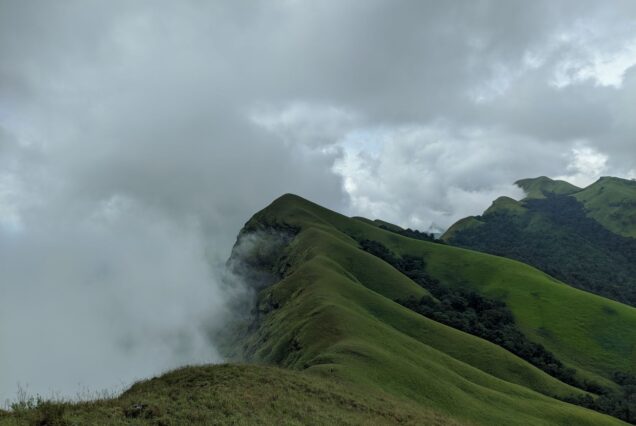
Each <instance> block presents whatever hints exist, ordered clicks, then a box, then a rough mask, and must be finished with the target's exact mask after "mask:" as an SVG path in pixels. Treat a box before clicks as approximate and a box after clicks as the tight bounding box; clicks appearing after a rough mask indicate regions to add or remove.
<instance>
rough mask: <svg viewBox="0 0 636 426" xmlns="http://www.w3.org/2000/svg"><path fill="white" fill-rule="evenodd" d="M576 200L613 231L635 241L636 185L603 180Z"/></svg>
mask: <svg viewBox="0 0 636 426" xmlns="http://www.w3.org/2000/svg"><path fill="white" fill-rule="evenodd" d="M574 197H575V198H576V199H577V200H579V201H580V202H582V203H583V204H584V205H585V209H586V210H587V212H588V215H589V216H590V217H592V218H593V219H596V220H597V221H598V222H599V223H600V224H601V225H603V226H605V227H606V228H607V229H609V230H610V231H612V232H615V233H617V234H620V235H624V236H626V237H633V238H636V182H634V181H631V180H625V179H619V178H612V177H604V178H601V179H599V180H598V181H597V182H595V183H593V184H592V185H590V186H588V187H587V188H585V189H583V190H582V191H580V192H578V193H576V194H575V195H574Z"/></svg>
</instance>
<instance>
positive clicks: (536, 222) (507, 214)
mask: <svg viewBox="0 0 636 426" xmlns="http://www.w3.org/2000/svg"><path fill="white" fill-rule="evenodd" d="M517 204H518V205H520V206H522V207H521V208H522V209H523V213H518V211H515V212H511V211H510V210H503V209H492V208H491V209H489V211H487V212H486V213H485V214H484V215H483V216H480V217H478V218H477V220H479V221H480V223H481V225H480V226H477V227H475V226H468V227H467V226H463V227H462V228H461V229H456V230H455V231H454V232H453V234H452V236H451V237H450V238H448V237H447V241H448V242H450V243H452V244H454V245H458V246H461V247H467V248H471V249H474V250H479V251H483V252H486V253H491V254H495V255H499V256H506V257H509V258H512V259H516V260H520V261H522V262H524V263H528V264H530V265H533V266H535V267H537V268H539V269H541V270H542V271H544V272H546V273H548V274H550V275H552V276H554V277H556V278H558V279H560V280H562V281H564V282H567V283H568V284H571V285H573V286H574V287H577V288H581V289H583V290H587V291H591V292H594V293H596V294H600V295H602V296H605V297H609V298H611V299H614V300H617V301H619V302H623V303H628V304H630V305H636V239H634V238H629V237H624V236H621V235H618V234H615V233H613V232H611V231H609V230H607V229H606V228H605V227H603V226H602V225H600V224H599V223H598V222H596V221H595V220H594V219H592V218H590V217H588V216H587V215H586V212H585V210H584V208H583V205H582V204H581V203H579V202H578V201H577V200H576V199H575V198H574V197H570V196H565V195H551V194H548V195H547V197H545V198H542V199H527V200H524V201H522V202H519V203H517Z"/></svg>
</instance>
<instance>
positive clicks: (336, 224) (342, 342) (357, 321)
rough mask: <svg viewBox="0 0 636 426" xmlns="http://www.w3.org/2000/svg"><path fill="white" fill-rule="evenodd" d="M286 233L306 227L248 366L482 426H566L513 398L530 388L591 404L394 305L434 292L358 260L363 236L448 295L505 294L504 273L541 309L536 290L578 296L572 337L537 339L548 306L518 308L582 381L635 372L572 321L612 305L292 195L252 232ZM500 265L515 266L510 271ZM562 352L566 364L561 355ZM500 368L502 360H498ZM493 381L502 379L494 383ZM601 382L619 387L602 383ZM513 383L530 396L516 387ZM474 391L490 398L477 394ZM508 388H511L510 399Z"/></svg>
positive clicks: (514, 360) (248, 349) (556, 311)
mask: <svg viewBox="0 0 636 426" xmlns="http://www.w3.org/2000/svg"><path fill="white" fill-rule="evenodd" d="M280 223H285V224H287V225H291V226H295V227H298V228H299V229H301V231H300V233H299V234H298V235H297V236H296V238H295V239H294V241H293V242H292V243H291V245H290V246H289V248H288V249H287V250H285V251H284V252H282V253H281V254H280V257H279V262H278V264H277V265H272V266H271V268H272V270H277V271H279V270H280V269H281V268H280V264H285V265H289V266H288V267H286V268H284V271H283V273H282V274H281V280H280V281H279V282H277V283H276V284H274V285H273V286H271V287H269V288H267V289H265V290H263V292H261V295H260V297H259V312H260V313H261V314H260V315H259V322H258V324H257V325H256V326H255V327H254V331H253V332H252V333H250V334H249V335H248V336H247V338H242V339H241V341H242V342H245V343H244V345H243V352H244V353H245V354H246V355H247V356H248V358H249V359H251V360H258V361H265V362H270V363H276V364H278V365H282V366H285V367H288V368H294V369H304V370H306V371H307V372H308V373H317V374H321V373H323V372H325V371H329V372H330V374H334V375H337V376H338V377H342V378H345V379H348V380H350V381H352V382H355V383H359V384H365V385H366V386H368V387H369V388H373V387H378V386H379V387H381V388H382V389H383V390H385V391H387V392H389V393H391V394H393V395H397V396H400V397H402V398H407V399H411V400H415V401H417V402H418V403H420V404H423V405H425V406H429V407H431V408H434V409H437V410H441V411H444V412H447V413H451V414H452V415H454V416H457V417H459V418H462V419H466V420H469V421H472V422H476V423H490V424H492V423H502V422H503V423H510V424H517V423H523V424H533V423H538V424H546V422H547V423H549V422H550V421H552V422H554V423H557V424H558V423H563V422H565V421H564V420H558V419H559V415H558V414H557V412H558V411H560V408H558V409H557V407H558V406H552V408H548V407H549V406H550V405H551V404H554V402H550V403H548V405H546V406H545V407H544V408H542V409H539V410H538V411H537V410H530V409H529V406H528V405H527V402H528V398H530V400H532V399H533V398H532V397H531V396H530V395H529V394H528V395H527V396H524V397H520V398H518V397H519V396H520V395H518V394H517V393H516V391H517V390H521V389H525V390H527V389H532V390H534V391H537V392H540V393H542V394H544V395H550V396H555V395H561V397H567V396H571V395H574V394H578V395H582V393H581V392H580V391H579V390H577V389H575V388H572V387H570V386H568V385H565V384H564V383H562V382H559V381H557V380H555V379H554V378H552V377H550V376H549V375H547V374H545V373H544V372H542V371H540V370H538V369H537V368H535V367H534V366H532V365H530V364H529V363H527V362H525V361H523V360H521V359H520V358H519V357H516V356H514V355H513V354H511V353H510V352H508V351H505V350H503V349H502V348H500V347H498V346H496V345H493V344H491V343H489V342H486V341H484V340H483V339H479V338H476V337H474V336H470V335H468V334H466V333H462V332H460V331H458V330H454V329H452V328H450V327H446V326H444V325H442V324H439V323H437V322H434V321H431V320H429V319H427V318H425V317H422V316H421V315H418V314H416V313H414V312H411V311H410V310H407V309H404V308H403V307H401V306H399V305H398V304H396V303H395V302H393V300H395V299H399V298H408V297H409V296H413V297H423V296H425V295H427V293H428V292H426V291H424V290H423V289H422V288H421V287H420V286H418V285H417V284H415V283H414V282H413V281H412V280H410V279H408V277H406V276H404V275H403V274H400V273H397V275H395V273H396V272H397V271H396V270H395V269H394V268H391V267H389V265H387V264H386V263H385V262H382V261H380V260H379V259H377V258H374V257H373V256H370V255H369V254H367V253H364V252H363V251H362V250H360V249H359V248H358V246H357V242H356V241H355V239H365V238H366V239H372V240H375V241H380V242H382V243H383V244H385V245H386V246H387V247H389V248H390V249H391V250H392V251H394V252H396V253H398V254H400V253H403V254H413V255H414V256H419V257H422V258H426V260H427V264H428V265H429V269H430V272H431V274H432V275H434V276H437V275H442V272H443V274H444V275H448V276H447V277H445V279H444V282H446V281H447V282H448V283H449V284H450V285H451V286H466V285H468V286H473V287H474V289H475V291H478V292H480V293H482V292H484V291H485V292H488V289H487V288H485V286H486V285H488V284H492V285H495V286H499V285H500V283H499V279H498V278H499V276H498V275H499V274H500V273H501V272H503V275H504V276H505V277H506V278H509V281H510V282H511V284H512V283H515V284H516V287H517V288H518V289H519V290H522V289H523V290H522V292H523V293H525V301H534V299H535V297H534V296H533V295H531V293H532V291H533V290H534V289H538V290H539V291H541V290H546V291H554V292H555V293H557V295H560V296H564V297H571V298H572V299H573V301H574V302H577V301H581V302H582V301H583V300H582V299H585V302H584V303H583V305H584V306H577V304H576V303H575V304H574V305H573V306H572V308H571V309H570V310H568V309H565V311H566V314H570V318H569V322H570V323H569V324H567V325H566V324H563V328H562V327H561V325H559V324H555V325H546V326H547V327H545V331H543V330H542V331H541V335H539V333H537V331H538V330H537V329H532V330H529V329H528V327H527V324H528V321H531V320H534V319H535V318H533V317H532V316H531V315H529V314H534V313H535V312H534V310H535V309H539V310H544V309H545V308H546V305H545V304H543V303H539V304H533V305H534V306H531V307H530V309H529V311H526V310H525V309H527V307H526V306H521V305H520V304H518V303H512V304H509V306H510V309H511V311H512V312H513V315H515V319H516V320H517V322H518V324H519V327H520V329H521V330H522V331H523V332H524V334H526V335H528V336H529V338H531V339H532V340H533V341H538V343H541V344H543V345H544V346H545V347H546V348H547V349H549V350H551V352H553V353H555V355H556V356H558V357H559V359H563V361H564V363H566V365H568V364H569V365H568V366H573V367H574V366H575V365H572V364H573V362H572V361H573V358H574V357H573V355H574V354H576V355H577V357H578V358H576V361H577V363H578V364H579V365H576V366H575V367H582V368H581V369H580V371H581V372H580V374H581V377H583V378H584V379H588V378H591V377H593V378H595V379H599V380H601V381H603V378H602V377H601V376H600V375H599V374H598V373H597V372H596V371H594V369H589V370H588V369H586V367H587V368H589V366H593V367H598V370H599V371H603V370H607V371H608V376H606V377H609V375H610V374H611V371H613V370H615V368H614V367H615V366H614V365H612V362H613V363H614V364H616V365H621V366H624V365H625V364H626V363H629V361H628V359H629V357H627V358H624V357H623V354H612V350H609V349H606V348H595V347H594V342H595V340H594V339H595V337H596V336H592V335H590V334H589V333H588V330H586V329H585V328H584V327H580V325H579V324H577V322H576V320H575V317H576V316H582V317H583V318H584V321H583V323H585V322H586V320H585V315H583V311H584V310H586V309H588V308H590V307H591V308H596V307H598V310H599V311H600V315H603V314H602V312H604V311H603V310H602V309H601V305H602V304H605V302H608V301H605V300H604V299H602V298H598V297H595V296H593V295H589V294H586V293H582V292H578V291H577V290H574V289H572V288H570V287H567V286H565V285H563V284H560V283H558V282H555V281H554V280H552V279H550V278H549V277H547V276H545V275H544V274H542V273H540V272H538V271H536V270H534V269H532V268H530V267H527V266H525V265H522V264H519V263H517V262H511V261H508V260H506V259H500V258H495V257H491V256H487V255H483V254H479V253H475V252H468V251H464V250H461V249H457V248H454V247H448V246H444V245H441V244H432V243H428V242H425V241H418V240H414V239H411V238H405V237H402V236H400V235H397V234H395V233H393V232H388V231H385V230H382V229H380V228H378V227H377V226H374V225H372V224H368V223H365V222H364V221H360V220H352V219H349V218H346V217H344V216H341V215H338V214H336V213H334V212H331V211H329V210H326V209H324V208H322V207H320V206H317V205H315V204H312V203H310V202H307V201H306V200H302V199H301V198H298V197H295V196H291V195H288V196H285V197H282V198H281V199H279V200H277V201H276V202H274V203H273V204H272V205H271V206H269V207H268V208H266V209H265V210H263V211H262V212H260V213H258V214H257V215H255V216H254V218H253V219H252V220H251V221H250V222H249V223H248V224H247V226H246V228H248V229H254V230H256V229H259V227H262V228H267V227H269V226H272V225H273V224H280ZM349 235H352V236H354V237H355V239H354V238H350V237H349ZM438 256H439V260H442V259H443V261H441V262H439V265H438V266H440V267H441V269H442V271H440V270H437V271H436V270H435V269H436V268H435V264H436V263H438V262H436V261H432V260H431V259H433V258H437V257H438ZM449 260H452V261H454V262H460V264H462V267H457V266H456V265H453V266H452V267H447V266H446V265H445V264H444V263H445V262H448V261H449ZM501 262H510V263H511V264H512V265H510V267H508V268H506V267H503V268H502V267H501V265H500V263H501ZM470 264H474V265H484V266H489V267H490V268H491V269H490V268H489V270H487V271H481V273H478V274H476V273H473V274H471V275H472V277H468V276H466V275H465V274H463V273H462V269H463V268H465V267H466V266H468V265H470ZM472 272H474V271H472ZM518 272H521V276H522V277H523V278H522V279H519V275H517V273H518ZM519 281H521V282H519ZM506 284H508V283H506ZM501 286H502V287H504V288H506V287H509V286H511V285H501ZM497 293H499V294H496V295H491V296H489V297H491V298H494V299H500V300H501V299H503V298H504V297H505V296H506V295H505V294H504V293H503V292H497ZM560 293H563V294H560ZM588 298H591V299H588ZM558 300H562V299H558ZM609 303H611V302H609ZM523 305H527V303H523ZM617 305H618V304H617ZM619 306H620V305H619ZM625 309H626V310H627V311H626V312H628V314H627V315H628V317H629V319H628V320H627V321H626V322H624V321H622V320H623V318H621V320H620V327H621V328H624V329H625V330H627V331H628V333H633V332H632V331H629V330H630V326H629V324H636V312H634V311H633V310H630V308H627V307H624V306H621V307H620V308H618V310H617V312H619V313H618V315H619V316H622V314H623V313H624V312H623V311H624V310H625ZM550 310H551V311H552V312H550V314H553V315H560V314H561V312H560V311H561V309H560V308H557V307H556V306H555V307H554V308H550ZM518 317H521V318H518ZM542 317H543V315H539V318H542ZM596 319H598V318H596ZM550 333H551V334H552V336H555V335H557V334H561V333H563V334H569V335H570V336H571V338H573V339H576V340H579V341H580V342H582V343H584V344H589V346H591V347H592V348H593V349H595V350H597V351H598V353H601V354H603V355H608V357H609V363H608V364H607V365H606V363H605V362H604V361H603V360H602V357H601V358H597V357H596V355H597V354H598V353H591V354H590V355H589V356H588V355H586V354H585V353H584V352H582V351H580V350H577V349H576V348H575V347H572V348H568V347H567V345H565V344H563V343H561V344H560V345H556V344H555V343H554V342H553V340H555V341H558V340H557V339H547V338H545V336H546V335H548V334H550ZM601 333H602V332H601ZM625 335H627V334H625ZM542 336H543V337H542ZM541 340H544V341H545V343H544V342H543V341H541ZM550 346H552V347H555V348H556V349H558V351H554V350H552V349H551V348H550ZM577 347H580V346H577ZM559 352H560V353H563V354H565V355H568V356H560V355H561V354H560V353H559ZM494 359H496V360H497V362H493V360H494ZM582 361H584V362H582ZM457 362H459V363H458V364H457ZM625 370H626V371H627V370H629V368H628V369H625ZM458 374H459V375H460V376H461V377H462V379H463V380H462V381H460V382H457V379H458V377H457V375H458ZM493 378H496V380H498V381H497V382H491V380H492V379H493ZM464 380H467V381H464ZM604 383H611V382H610V381H609V380H608V379H605V382H604ZM513 384H515V385H521V386H520V387H517V388H509V386H511V385H513ZM475 385H476V386H477V388H479V389H481V390H479V391H478V390H477V388H475V387H474V386H475ZM506 388H507V389H508V390H504V389H506ZM485 389H488V390H487V391H486V390H485ZM493 391H494V392H493ZM509 392H512V393H509ZM503 394H505V395H506V397H505V398H503ZM511 395H517V396H518V397H513V398H512V399H513V400H515V399H519V400H518V401H513V400H511V399H510V398H511ZM535 395H538V394H536V393H535ZM547 401H554V399H552V398H548V400H547ZM484 404H485V405H484ZM484 407H488V408H487V409H485V408H484ZM494 407H497V408H494ZM513 407H514V408H513ZM555 409H556V411H553V410H555ZM569 409H571V407H569ZM513 412H514V413H516V414H514V415H513V414H512V413H513ZM531 413H534V414H531ZM537 413H542V414H541V415H538V414H537ZM575 413H576V411H573V412H572V413H570V414H569V416H574V417H572V418H577V417H578V415H577V414H575ZM590 415H591V414H590V413H589V412H588V413H586V414H581V416H583V418H585V419H583V418H581V419H577V421H579V422H581V423H585V422H588V423H589V422H590V420H589V419H590V417H589V416H590ZM526 416H528V417H526ZM537 416H539V417H537ZM554 416H556V417H554ZM596 421H600V420H596Z"/></svg>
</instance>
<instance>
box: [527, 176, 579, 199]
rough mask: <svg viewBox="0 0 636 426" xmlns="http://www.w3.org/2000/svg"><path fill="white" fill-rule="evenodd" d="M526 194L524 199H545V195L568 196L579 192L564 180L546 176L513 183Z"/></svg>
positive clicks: (577, 188)
mask: <svg viewBox="0 0 636 426" xmlns="http://www.w3.org/2000/svg"><path fill="white" fill-rule="evenodd" d="M515 185H517V186H518V187H519V188H521V189H523V190H524V191H525V192H526V198H545V194H557V195H569V194H574V193H575V192H578V191H580V190H581V188H579V187H578V186H574V185H572V184H571V183H569V182H566V181H564V180H554V179H550V178H549V177H547V176H539V177H537V178H528V179H520V180H518V181H516V182H515Z"/></svg>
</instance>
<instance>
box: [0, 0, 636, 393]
mask: <svg viewBox="0 0 636 426" xmlns="http://www.w3.org/2000/svg"><path fill="white" fill-rule="evenodd" d="M634 17H636V7H635V6H634V3H633V2H630V1H618V0H617V1H612V2H602V3H601V2H596V1H563V2H553V1H547V0H546V1H536V2H521V1H472V0H471V1H456V2H452V3H448V2H438V1H421V2H410V1H398V2H392V1H391V2H389V1H377V0H370V1H344V2H343V1H337V2H336V1H319V2H301V1H292V0H289V1H275V2H251V1H250V2H247V1H245V2H241V1H218V2H198V1H180V2H168V1H165V2H144V1H138V2H127V1H109V2H97V1H72V0H69V1H66V2H64V3H63V4H60V3H53V2H46V1H28V2H27V1H17V0H16V1H7V0H3V1H0V59H1V60H0V266H2V268H3V271H4V272H3V274H4V278H3V280H4V281H3V286H4V290H5V292H4V293H3V297H2V298H1V300H0V312H1V314H0V315H1V317H0V322H1V323H0V333H1V334H0V337H1V341H2V345H0V358H1V359H0V361H1V364H0V365H2V366H3V369H2V371H1V372H0V374H1V375H2V377H3V381H2V387H1V388H0V397H10V396H12V395H13V392H14V391H15V382H16V381H18V380H20V381H21V382H23V383H25V382H28V383H31V385H32V387H33V389H34V390H36V391H46V390H47V389H49V388H51V389H61V390H63V391H64V392H69V391H70V392H72V391H73V389H75V387H76V385H77V383H78V382H83V384H85V385H89V386H91V387H93V388H99V387H101V386H112V385H113V378H115V379H114V380H116V381H124V382H125V381H129V380H131V379H133V378H137V377H140V376H145V375H149V374H153V373H156V372H157V371H159V370H161V369H164V368H169V367H172V366H175V365H178V364H181V363H187V362H195V361H205V360H218V354H217V353H216V351H215V349H214V347H213V345H212V346H211V345H210V343H209V342H208V341H207V339H206V337H205V336H206V335H205V332H204V331H202V329H201V327H207V326H209V325H210V323H211V322H212V323H214V324H216V325H217V326H220V325H222V324H223V320H222V318H223V316H224V315H225V313H224V310H223V306H224V302H225V300H226V298H227V295H226V294H224V293H223V291H222V290H221V288H220V286H219V285H218V273H217V268H215V266H214V265H216V264H218V263H221V262H222V260H224V258H225V257H226V256H227V254H228V253H229V248H230V246H231V244H232V242H233V240H234V237H235V235H236V233H237V231H238V230H239V229H240V226H241V225H242V223H243V222H245V221H246V220H247V219H248V218H249V216H250V215H251V214H252V213H254V212H255V211H256V210H258V209H259V208H262V207H263V206H265V205H266V204H267V203H269V202H270V201H271V200H272V199H274V198H275V197H276V196H278V195H280V194H282V193H285V192H295V193H298V194H300V195H303V196H305V197H308V198H311V199H313V200H314V201H317V202H319V203H322V204H325V205H326V206H328V207H331V208H335V209H339V210H342V211H345V212H348V213H350V214H362V215H368V216H380V217H384V218H386V219H389V220H392V221H395V222H398V223H401V224H405V225H411V226H418V227H424V228H426V227H428V226H429V225H430V224H431V223H435V224H437V225H439V226H441V227H444V226H447V225H448V224H450V223H451V222H452V221H453V220H455V219H457V218H459V217H462V216H465V215H467V214H474V213H478V212H479V211H480V210H482V209H483V208H485V207H486V206H487V205H488V203H489V202H490V201H491V200H492V199H493V198H495V197H496V196H498V195H500V194H502V193H505V194H509V195H513V196H521V194H520V193H519V191H518V190H517V189H515V188H514V187H512V186H511V182H513V181H514V180H516V179H519V178H523V177H527V176H533V175H544V174H545V175H550V176H563V177H568V178H572V179H574V180H576V181H577V183H579V182H586V181H589V180H590V179H593V178H595V177H596V176H597V175H598V174H600V173H604V174H618V175H624V176H625V175H629V174H630V173H633V174H634V175H636V164H634V160H633V158H636V155H635V154H636V152H635V151H634V150H635V146H636V144H634V143H633V135H634V130H635V129H634V121H633V119H632V117H633V116H634V112H636V111H634V103H633V99H634V96H635V95H636V83H635V81H636V78H635V77H634V76H635V75H636V74H634V73H635V71H634V70H635V69H636V68H634V67H633V65H634V62H636V60H634V59H633V58H634V57H635V56H634V55H636V28H634V24H633V22H634ZM623 74H624V76H623ZM158 312H161V313H162V315H159V314H158ZM163 313H168V314H166V315H163ZM43 323H46V324H47V327H49V328H47V327H44V328H42V327H40V325H41V324H43ZM16 324H18V325H16ZM45 348H46V352H47V353H48V357H41V356H38V355H37V354H40V353H42V352H43V351H45ZM151 353H152V354H156V353H161V356H159V357H149V356H148V354H151ZM149 359H152V361H148V360H149ZM9 365H10V366H11V374H9V372H8V371H6V370H7V368H8V366H9ZM95 365H103V368H101V369H95V368H94V366H95ZM5 378H6V379H5Z"/></svg>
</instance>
